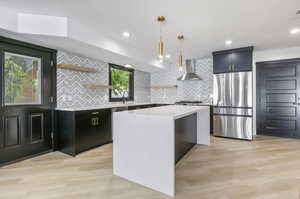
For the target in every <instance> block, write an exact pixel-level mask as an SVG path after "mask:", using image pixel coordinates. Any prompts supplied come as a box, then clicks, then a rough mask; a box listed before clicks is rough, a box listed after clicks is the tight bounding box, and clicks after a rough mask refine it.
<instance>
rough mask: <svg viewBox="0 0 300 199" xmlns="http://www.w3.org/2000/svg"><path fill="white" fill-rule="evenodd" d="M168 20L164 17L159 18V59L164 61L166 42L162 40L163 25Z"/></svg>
mask: <svg viewBox="0 0 300 199" xmlns="http://www.w3.org/2000/svg"><path fill="white" fill-rule="evenodd" d="M165 20H166V18H165V17H164V16H159V17H157V21H158V23H159V43H158V57H159V58H160V59H163V57H164V42H163V40H162V23H163V22H165Z"/></svg>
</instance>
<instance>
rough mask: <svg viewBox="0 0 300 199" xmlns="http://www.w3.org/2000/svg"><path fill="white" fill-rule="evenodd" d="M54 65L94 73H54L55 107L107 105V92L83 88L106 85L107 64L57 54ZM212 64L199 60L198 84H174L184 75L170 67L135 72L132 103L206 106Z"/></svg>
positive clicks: (207, 60)
mask: <svg viewBox="0 0 300 199" xmlns="http://www.w3.org/2000/svg"><path fill="white" fill-rule="evenodd" d="M57 64H73V65H79V66H86V67H89V68H94V69H97V72H96V73H86V72H79V71H72V70H64V69H60V68H58V69H57V107H60V108H68V107H86V106H97V105H103V104H107V103H109V100H108V89H90V88H86V87H84V85H85V84H103V85H108V63H105V62H103V61H100V60H96V59H91V58H88V57H85V56H82V55H77V54H74V53H70V52H66V51H58V53H57ZM212 70H213V60H212V59H211V58H206V59H199V60H197V62H196V73H197V74H198V75H199V76H200V77H201V78H202V79H203V80H201V81H184V82H181V81H177V78H178V77H179V76H180V75H182V74H183V72H184V71H179V70H178V67H173V69H172V70H170V71H168V72H159V73H152V74H151V75H150V73H147V72H142V71H138V70H135V73H134V95H135V98H134V100H135V102H153V103H174V102H176V101H180V100H201V101H204V102H210V95H211V94H212V89H213V88H212V87H213V72H212ZM168 84H171V85H178V87H177V88H167V89H160V88H152V89H150V85H168Z"/></svg>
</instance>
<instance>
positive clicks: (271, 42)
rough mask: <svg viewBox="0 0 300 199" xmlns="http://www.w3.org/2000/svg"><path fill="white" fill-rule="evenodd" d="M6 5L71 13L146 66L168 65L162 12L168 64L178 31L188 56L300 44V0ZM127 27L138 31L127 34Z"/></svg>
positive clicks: (64, 0) (49, 0) (3, 0)
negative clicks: (162, 55) (161, 56)
mask: <svg viewBox="0 0 300 199" xmlns="http://www.w3.org/2000/svg"><path fill="white" fill-rule="evenodd" d="M0 5H1V7H2V8H7V9H12V10H15V11H16V12H19V13H31V14H41V15H50V16H58V17H67V18H68V20H69V21H71V22H72V23H73V28H75V27H78V26H75V25H74V24H80V25H82V27H86V28H87V29H88V30H89V31H91V32H93V38H96V37H97V36H98V35H99V38H100V37H101V38H106V39H108V40H110V41H113V42H114V43H115V44H118V45H120V46H122V49H123V52H124V51H126V53H124V54H122V53H119V54H120V56H122V57H125V58H124V59H120V60H119V61H118V62H119V63H120V62H125V61H126V62H132V63H134V64H137V65H140V68H141V69H142V70H145V71H157V69H160V68H163V67H161V66H160V65H159V64H157V63H154V62H153V61H154V60H155V59H156V58H157V54H156V52H157V42H158V38H159V35H158V34H159V26H158V24H157V21H156V18H157V16H159V15H164V16H165V17H166V23H165V24H164V27H163V39H164V41H165V46H166V51H167V53H168V54H171V56H172V62H173V63H174V64H171V65H168V64H165V68H166V69H168V67H175V64H176V56H177V52H178V41H177V39H176V36H177V34H178V33H182V34H184V35H185V38H186V39H185V41H184V55H185V57H186V58H201V57H206V56H209V55H210V54H211V52H212V51H216V50H222V49H226V48H235V47H243V46H249V45H254V46H255V47H256V49H268V48H284V47H292V46H300V35H298V36H292V35H290V34H289V30H290V29H291V28H293V27H299V28H300V16H298V17H297V16H296V14H295V13H296V11H297V10H298V9H300V1H299V0H248V1H246V0H186V1H183V0H84V1H79V0H77V1H75V0H42V1H41V0H26V1H24V0H0ZM1 20H3V19H1ZM82 27H81V29H82ZM78 30H79V29H78ZM123 31H128V32H130V33H131V35H132V36H131V37H130V38H124V37H123V36H122V32H123ZM74 32H75V29H74V30H73V34H74ZM95 35H96V36H95ZM26 36H27V37H28V38H31V39H32V40H35V41H37V42H39V43H43V44H45V45H48V46H53V47H56V48H63V49H66V50H72V49H76V50H75V51H76V52H80V47H81V46H83V45H86V46H85V47H84V52H82V54H87V55H89V54H90V53H88V52H89V50H88V47H91V49H93V52H94V53H93V55H91V57H97V53H100V52H101V50H100V49H101V48H104V47H103V45H102V46H101V45H100V44H99V45H93V43H91V42H90V43H88V42H87V43H86V44H84V43H85V42H84V39H80V42H79V41H77V42H79V43H80V44H79V45H78V47H75V46H76V45H75V44H76V42H75V41H74V44H73V45H70V46H72V47H71V49H68V48H69V47H68V46H69V45H65V44H64V42H62V41H59V42H57V41H58V40H56V39H55V38H54V39H53V38H52V39H51V37H49V38H47V39H46V38H45V37H44V36H32V35H25V37H26ZM227 39H231V40H233V44H232V45H231V46H230V47H228V46H225V40H227ZM62 40H63V39H62ZM68 43H70V40H69V41H68ZM102 44H103V42H102ZM60 45H61V46H60ZM97 48H98V50H99V51H98V50H97ZM104 49H106V50H109V49H107V48H104ZM108 54H109V53H108ZM113 54H114V56H112V57H111V58H109V55H106V57H107V59H108V60H110V61H111V62H113V61H114V59H117V58H116V57H117V55H115V54H118V52H113ZM124 64H125V63H124ZM142 65H144V66H143V67H141V66H142Z"/></svg>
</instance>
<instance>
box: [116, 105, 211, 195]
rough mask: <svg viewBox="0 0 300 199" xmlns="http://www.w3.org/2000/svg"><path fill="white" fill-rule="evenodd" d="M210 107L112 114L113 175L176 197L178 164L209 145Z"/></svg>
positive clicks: (157, 108)
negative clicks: (194, 149) (192, 151)
mask: <svg viewBox="0 0 300 199" xmlns="http://www.w3.org/2000/svg"><path fill="white" fill-rule="evenodd" d="M209 118H210V117H209V107H208V106H180V105H171V106H162V107H155V108H147V109H140V110H134V111H123V112H115V113H114V114H113V172H114V175H117V176H120V177H123V178H125V179H127V180H130V181H132V182H135V183H137V184H140V185H144V186H146V187H149V188H151V189H154V190H156V191H159V192H162V193H164V194H167V195H170V196H174V195H175V164H176V162H177V161H178V160H179V159H180V158H181V157H182V156H183V155H184V154H185V153H186V152H187V151H188V150H189V149H191V148H192V147H193V146H194V145H195V144H204V145H209V144H210V121H209V120H210V119H209Z"/></svg>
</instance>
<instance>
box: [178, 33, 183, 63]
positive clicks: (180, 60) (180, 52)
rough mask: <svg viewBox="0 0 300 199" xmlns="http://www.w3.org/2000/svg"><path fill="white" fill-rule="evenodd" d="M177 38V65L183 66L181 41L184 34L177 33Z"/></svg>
mask: <svg viewBox="0 0 300 199" xmlns="http://www.w3.org/2000/svg"><path fill="white" fill-rule="evenodd" d="M177 39H178V40H179V56H178V66H179V67H182V66H183V56H182V43H183V40H184V36H183V35H178V36H177Z"/></svg>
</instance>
